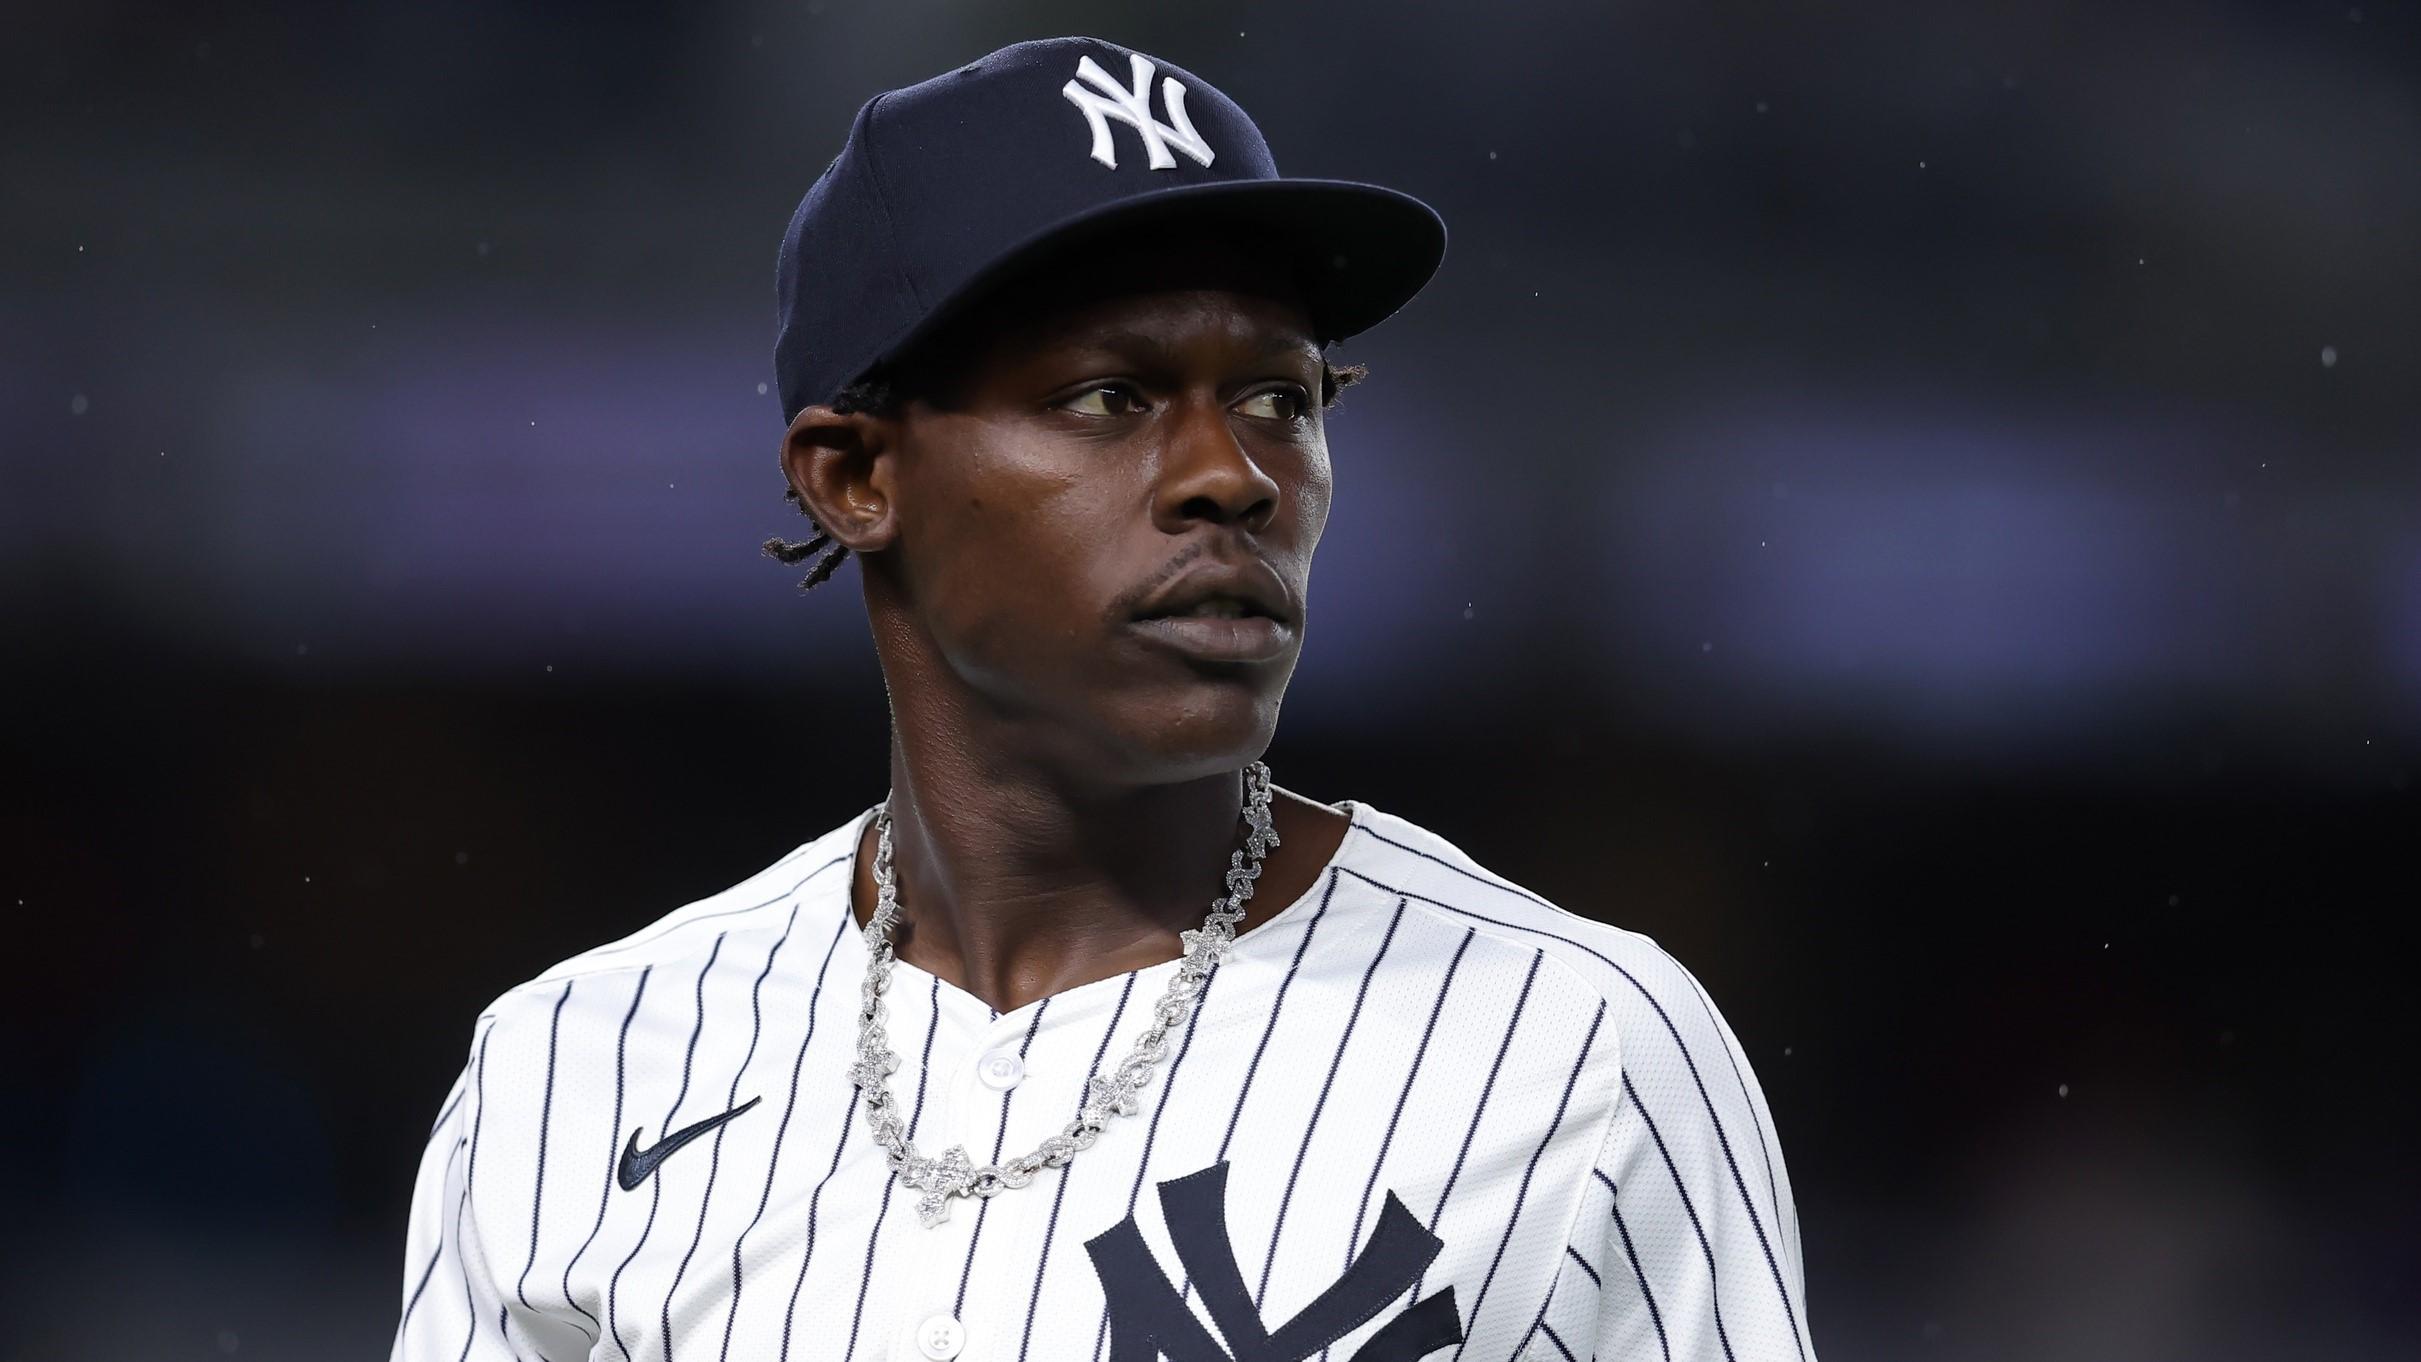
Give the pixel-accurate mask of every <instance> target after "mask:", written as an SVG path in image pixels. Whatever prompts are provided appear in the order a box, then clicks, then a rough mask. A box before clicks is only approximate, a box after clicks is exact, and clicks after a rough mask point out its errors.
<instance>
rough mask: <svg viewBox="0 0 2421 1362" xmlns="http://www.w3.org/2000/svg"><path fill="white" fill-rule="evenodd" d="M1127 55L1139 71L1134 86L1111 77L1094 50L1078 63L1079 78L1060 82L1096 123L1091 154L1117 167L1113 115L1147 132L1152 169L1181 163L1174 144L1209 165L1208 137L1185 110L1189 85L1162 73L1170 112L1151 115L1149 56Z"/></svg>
mask: <svg viewBox="0 0 2421 1362" xmlns="http://www.w3.org/2000/svg"><path fill="white" fill-rule="evenodd" d="M1127 59H1128V61H1129V62H1131V63H1132V64H1133V68H1134V73H1135V85H1134V88H1133V89H1131V90H1130V89H1125V88H1123V87H1121V86H1120V85H1119V84H1118V82H1117V81H1114V80H1112V79H1110V73H1109V72H1107V71H1104V70H1102V69H1101V67H1100V65H1099V64H1098V63H1096V62H1095V61H1094V60H1093V59H1092V58H1091V57H1090V56H1087V57H1085V58H1084V59H1083V60H1082V61H1079V62H1077V63H1076V79H1075V80H1071V81H1069V82H1068V83H1067V84H1066V85H1065V86H1062V87H1061V88H1060V93H1061V94H1063V95H1066V96H1067V97H1068V102H1069V103H1070V104H1073V105H1075V106H1076V108H1077V109H1078V110H1079V111H1080V112H1082V113H1083V114H1084V121H1085V122H1086V123H1087V124H1089V125H1090V126H1091V127H1092V129H1093V159H1094V160H1096V161H1099V162H1101V163H1102V164H1103V165H1105V166H1108V167H1109V168H1110V169H1112V170H1116V169H1117V168H1118V149H1117V147H1116V146H1115V145H1113V144H1112V143H1111V141H1110V120H1111V119H1113V118H1115V119H1117V120H1118V121H1119V122H1121V123H1124V124H1126V125H1127V126H1128V127H1130V128H1133V129H1134V130H1135V131H1136V132H1139V133H1141V134H1142V135H1143V149H1144V152H1145V153H1146V154H1147V155H1148V156H1149V157H1150V164H1151V167H1152V169H1154V170H1167V169H1169V168H1170V167H1171V166H1174V165H1176V164H1177V158H1176V157H1174V156H1171V155H1169V154H1168V149H1169V148H1170V147H1171V146H1174V147H1176V148H1177V150H1179V151H1182V152H1184V153H1185V154H1186V155H1188V156H1191V157H1193V158H1194V160H1195V161H1196V162H1198V163H1200V164H1202V165H1206V166H1207V165H1209V164H1210V163H1211V149H1210V143H1208V142H1205V141H1203V140H1202V134H1200V133H1198V132H1196V131H1194V124H1193V120H1192V119H1189V118H1187V117H1186V116H1185V87H1184V86H1182V85H1179V84H1178V83H1177V78H1176V77H1175V76H1163V77H1161V78H1160V99H1161V102H1162V103H1165V104H1166V105H1168V117H1169V121H1168V122H1166V123H1163V122H1161V121H1160V120H1158V119H1156V118H1154V117H1152V63H1151V59H1150V58H1148V57H1145V56H1144V55H1143V54H1142V53H1140V52H1130V53H1128V54H1127ZM1086 81H1091V82H1092V84H1093V88H1092V89H1089V90H1088V89H1086V88H1085V86H1084V82H1086Z"/></svg>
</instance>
